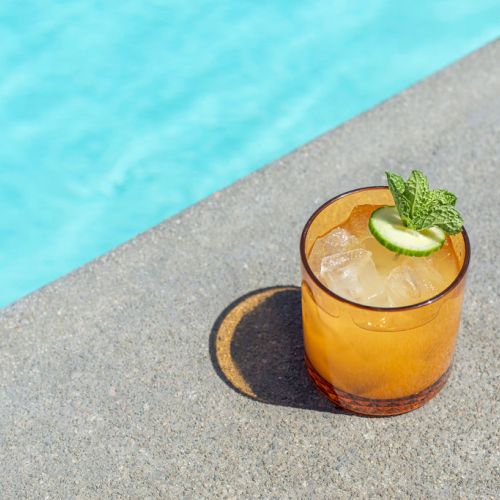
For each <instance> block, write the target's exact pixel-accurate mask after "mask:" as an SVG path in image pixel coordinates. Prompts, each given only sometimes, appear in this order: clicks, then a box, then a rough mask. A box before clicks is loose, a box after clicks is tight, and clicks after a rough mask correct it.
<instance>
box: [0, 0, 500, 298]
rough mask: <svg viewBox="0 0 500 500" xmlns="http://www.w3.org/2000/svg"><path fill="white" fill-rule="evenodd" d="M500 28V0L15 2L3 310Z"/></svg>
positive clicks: (5, 81) (0, 15) (1, 162)
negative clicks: (14, 301) (404, 0)
mask: <svg viewBox="0 0 500 500" xmlns="http://www.w3.org/2000/svg"><path fill="white" fill-rule="evenodd" d="M499 34H500V3H499V2H498V0H470V1H466V2H464V1H462V2H460V1H459V0H448V1H436V0H421V1H419V2H403V1H401V0H394V1H388V0H377V1H374V0H371V1H369V0H365V1H364V2H353V1H349V0H344V1H335V2H332V1H331V0H310V1H308V2H299V1H293V0H275V1H272V2H264V1H245V0H243V1H232V0H198V1H192V2H188V1H181V0H178V1H168V0H165V1H162V0H135V1H126V0H120V1H118V0H116V1H107V2H102V1H97V0H94V1H92V0H85V1H83V0H82V1H73V2H53V1H49V0H46V1H43V0H38V1H37V0H23V1H19V0H2V1H1V2H0V132H1V136H0V214H1V216H0V284H1V286H0V305H5V304H7V303H9V302H11V301H13V300H15V299H17V298H19V297H20V296H22V295H24V294H26V293H28V292H30V291H32V290H34V289H36V288H38V287H39V286H41V285H43V284H45V283H47V282H48V281H51V280H53V279H55V278H57V277H58V276H60V275H62V274H64V273H66V272H68V271H70V270H71V269H73V268H75V267H76V266H79V265H81V264H83V263H84V262H86V261H88V260H90V259H92V258H93V257H95V256H97V255H99V254H101V253H103V252H105V251H107V250H109V249H111V248H112V247H114V246H115V245H117V244H119V243H121V242H123V241H124V240H126V239H128V238H130V237H132V236H134V235H135V234H137V233H138V232H140V231H142V230H144V229H146V228H148V227H149V226H151V225H153V224H155V223H157V222H160V221H161V220H162V219H164V218H165V217H167V216H169V215H172V214H174V213H175V212H177V211H179V210H181V209H182V208H184V207H186V206H188V205H189V204H191V203H194V202H196V201H197V200H199V199H200V198H202V197H204V196H206V195H208V194H210V193H211V192H213V191H215V190H217V189H220V188H222V187H224V186H226V185H228V184H229V183H231V182H232V181H234V180H236V179H238V178H239V177H241V176H243V175H245V174H247V173H248V172H250V171H252V170H254V169H256V168H258V167H259V166H261V165H263V164H264V163H266V162H268V161H270V160H272V159H274V158H276V157H278V156H280V155H282V154H284V153H286V152H287V151H289V150H290V149H292V148H294V147H296V146H298V145H300V144H301V143H303V142H305V141H307V140H309V139H311V138H313V137H314V136H316V135H318V134H320V133H322V132H324V131H325V130H327V129H329V128H331V127H333V126H335V125H337V124H339V123H340V122H342V121H344V120H346V119H348V118H350V117H352V116H353V115H355V114H357V113H359V112H361V111H363V110H365V109H366V108H368V107H370V106H373V105H374V104H376V103H377V102H379V101H381V100H382V99H384V98H386V97H388V96H390V95H391V94H394V93H395V92H397V91H399V90H401V89H403V88H404V87H406V86H408V85H409V84H411V83H413V82H415V81H416V80H418V79H420V78H422V77H424V76H426V75H428V74H429V73H431V72H433V71H435V70H437V69H439V68H441V67H442V66H444V65H445V64H448V63H450V62H452V61H453V60H455V59H457V58H459V57H460V56H462V55H464V54H466V53H467V52H469V51H471V50H473V49H475V48H477V47H479V46H481V45H482V44H484V43H486V42H488V41H490V40H492V39H494V38H495V37H497V36H498V35H499Z"/></svg>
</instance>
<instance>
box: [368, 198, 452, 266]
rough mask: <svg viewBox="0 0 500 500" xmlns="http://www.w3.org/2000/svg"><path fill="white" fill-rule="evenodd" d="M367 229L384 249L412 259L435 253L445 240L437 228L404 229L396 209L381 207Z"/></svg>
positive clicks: (441, 231) (374, 213)
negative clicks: (409, 256)
mask: <svg viewBox="0 0 500 500" xmlns="http://www.w3.org/2000/svg"><path fill="white" fill-rule="evenodd" d="M368 227H369V228H370V232H371V233H372V234H373V236H374V237H375V238H376V240H377V241H378V242H379V243H381V244H382V245H384V247H386V248H388V249H389V250H392V251H393V252H396V253H401V254H403V255H411V256H413V257H424V256H425V255H430V254H431V253H433V252H436V251H437V250H439V249H440V248H441V247H442V246H443V244H444V241H445V239H446V234H445V232H444V231H443V230H442V229H440V228H438V227H430V228H428V229H422V230H421V231H417V230H415V229H410V228H408V227H406V226H405V225H404V224H403V222H402V221H401V218H400V217H399V214H398V211H397V209H396V207H381V208H378V209H377V210H375V211H374V212H373V213H372V215H371V217H370V222H369V224H368Z"/></svg>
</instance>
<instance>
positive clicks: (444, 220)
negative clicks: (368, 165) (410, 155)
mask: <svg viewBox="0 0 500 500" xmlns="http://www.w3.org/2000/svg"><path fill="white" fill-rule="evenodd" d="M386 175H387V183H388V185H389V189H390V191H391V194H392V197H393V198H394V202H395V204H396V205H395V206H386V207H381V208H379V209H377V210H375V211H374V212H373V213H372V215H371V217H370V222H369V226H368V227H369V228H370V232H371V233H372V234H373V236H374V237H375V238H376V239H377V241H378V242H379V243H381V244H382V245H384V246H385V247H386V248H388V249H389V250H392V251H393V252H396V253H400V254H403V255H411V256H414V257H423V256H425V255H429V254H431V253H433V252H436V251H437V250H439V249H440V248H441V247H442V246H443V244H444V242H445V239H446V234H450V235H451V234H457V233H459V232H460V231H461V230H462V226H463V220H462V217H461V216H460V213H459V212H458V211H457V209H456V208H455V206H454V205H455V203H456V201H457V197H456V196H455V195H454V194H453V193H450V192H449V191H446V190H444V189H433V190H431V189H429V181H428V180H427V177H426V176H425V175H424V174H423V173H422V172H420V171H419V170H413V171H412V172H411V174H410V177H409V179H408V180H407V181H406V182H405V180H404V179H403V178H402V177H401V176H400V175H397V174H394V173H391V172H386Z"/></svg>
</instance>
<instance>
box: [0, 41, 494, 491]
mask: <svg viewBox="0 0 500 500" xmlns="http://www.w3.org/2000/svg"><path fill="white" fill-rule="evenodd" d="M499 63H500V42H499V41H497V42H495V43H493V44H491V45H489V46H487V47H485V48H483V49H481V50H479V51H478V52H475V53H473V54H472V55H470V56H469V57H467V58H465V59H464V60H461V61H459V62H458V63H456V64H454V65H453V66H451V67H449V68H447V69H445V70H443V71H441V72H439V73H437V74H436V75H434V76H432V77H430V78H428V79H426V80H425V81H423V82H422V83H420V84H418V85H416V86H414V87H412V88H410V89H409V90H407V91H405V92H403V93H401V94H399V95H397V96H396V97H394V98H392V99H391V100H389V101H387V102H385V103H384V104H382V105H381V106H379V107H377V108H375V109H373V110H371V111H369V112H367V113H365V114H363V115H361V116H359V117H357V118H355V119H354V120H352V121H350V122H348V123H347V124H345V125H343V126H341V127H339V128H337V129H335V130H333V131H331V132H329V133H327V134H325V135H324V136H322V137H320V138H318V139H317V140H315V141H313V142H311V143H309V144H307V145H305V146H303V147H301V148H299V149H298V150H296V151H295V152H293V153H292V154H290V155H288V156H286V157H284V158H282V159H280V160H278V161H276V162H274V163H273V164H271V165H270V166H269V167H267V168H264V169H261V170H259V171H258V172H255V173H254V174H252V175H250V176H249V177H247V178H245V179H243V180H242V181H240V182H238V183H236V184H234V185H232V186H231V187H229V188H228V189H226V190H224V191H222V192H219V193H216V194H214V195H213V196H211V197H210V198H208V199H206V200H204V201H203V202H201V203H199V204H197V205H195V206H193V207H191V208H190V209H188V210H185V211H184V212H182V213H181V214H179V215H178V216H176V217H173V218H171V219H169V220H167V221H165V222H164V223H163V224H160V225H159V226H157V227H155V228H153V229H151V230H150V231H147V232H146V233H144V234H142V235H140V236H138V237H137V238H135V239H133V240H131V241H129V242H128V243H126V244H125V245H123V246H121V247H119V248H117V249H116V250H114V251H113V252H111V253H109V254H107V255H105V256H103V257H102V258H100V259H97V260H95V261H94V262H91V263H90V264H88V265H86V266H85V267H83V268H81V269H78V270H77V271H75V272H73V273H71V274H69V275H68V276H65V277H64V278H62V279H60V280H58V281H56V282H55V283H52V284H51V285H49V286H47V287H45V288H43V289H41V290H39V291H38V292H36V293H34V294H32V295H30V296H28V297H26V298H24V299H23V300H21V301H19V302H17V303H16V304H14V305H13V306H11V307H9V308H7V309H4V310H3V311H2V312H1V315H0V485H1V486H0V496H1V497H2V498H24V497H32V498H34V497H40V498H42V497H47V498H49V497H50V498H73V497H75V496H78V497H80V498H122V497H134V498H146V497H164V498H379V497H380V498H425V499H428V498H464V499H472V498H474V499H477V498H494V497H495V496H496V494H497V493H498V491H499V487H500V484H499V475H498V474H499V469H498V465H499V454H498V449H499V439H498V437H499V431H498V429H499V417H498V415H499V413H500V405H499V401H498V400H499V386H498V378H495V377H498V372H499V359H500V353H499V349H498V323H499V314H498V311H499V282H500V273H499V265H498V260H499V259H500V253H499V252H500V231H499V222H498V220H499V213H500V203H499V200H500V183H499V178H500V64H499ZM388 168H390V169H393V170H395V171H398V172H401V173H403V174H405V175H406V174H407V173H408V172H409V170H411V169H412V168H420V169H423V170H425V172H427V173H428V174H429V177H430V181H431V185H432V186H437V187H439V186H443V187H446V188H448V189H450V190H451V191H454V192H455V193H456V194H457V195H458V197H459V208H460V209H461V211H462V212H463V213H464V215H465V219H466V227H467V229H468V231H469V234H470V236H471V241H472V247H473V256H472V263H471V267H470V270H469V276H468V287H467V291H466V296H465V303H464V310H463V320H462V327H461V331H460V335H459V341H458V348H457V353H456V357H455V366H454V369H453V372H452V375H451V377H450V380H449V382H448V385H447V386H446V387H445V388H444V390H443V391H442V392H441V393H440V394H439V395H438V396H437V397H436V398H435V399H434V400H432V401H431V402H430V403H428V404H427V405H426V406H424V407H423V408H421V409H419V410H417V411H415V412H412V413H408V414H406V415H402V416H399V417H393V418H385V419H372V418H363V417H356V416H351V415H346V414H343V413H340V412H336V411H330V410H332V408H331V407H330V406H329V405H328V404H327V402H326V400H324V399H323V398H322V397H321V396H320V395H318V394H317V393H316V392H314V389H313V388H312V386H311V384H310V382H309V381H308V380H307V378H306V377H305V374H304V373H305V372H304V369H303V365H302V364H301V362H300V356H301V348H300V340H297V339H300V311H299V297H298V292H297V291H296V290H295V289H293V288H291V289H288V291H286V292H283V293H281V294H280V295H279V296H276V298H275V299H273V300H274V302H270V303H268V304H267V305H266V306H263V307H262V308H261V310H262V311H263V312H262V314H260V315H259V314H258V313H255V314H254V316H255V318H254V320H255V321H253V320H252V317H247V318H246V319H245V322H246V326H245V325H243V326H241V328H246V330H242V331H243V333H246V334H247V335H251V334H252V332H253V333H254V335H255V336H256V337H255V338H256V339H257V343H256V342H253V343H252V342H251V339H250V337H248V338H246V337H245V336H244V335H243V336H242V337H241V338H240V340H239V341H238V343H237V345H236V347H235V356H236V358H237V360H238V359H239V360H240V361H239V362H241V363H243V364H244V363H245V362H246V363H249V364H248V365H247V366H248V367H250V368H249V369H248V372H249V374H250V375H249V376H251V374H252V373H254V374H255V373H256V371H257V373H259V375H258V376H256V377H255V381H254V383H255V388H256V391H260V392H261V393H264V394H265V395H266V397H265V398H264V400H265V401H266V402H260V401H255V400H253V399H251V398H248V397H245V396H244V395H242V394H241V393H239V392H237V391H235V390H233V389H232V388H231V387H229V386H228V384H226V383H225V382H224V380H223V378H222V377H221V374H220V373H219V372H218V371H217V369H216V368H215V367H214V364H213V363H212V361H213V352H211V351H213V345H212V346H211V339H212V340H213V332H212V329H213V327H214V324H216V322H217V319H218V318H219V319H220V315H221V313H223V311H224V310H225V309H226V308H227V307H228V306H229V305H230V304H231V303H233V301H236V300H238V299H239V298H240V297H242V296H244V295H245V294H248V293H250V292H253V291H255V290H259V289H262V288H265V287H272V286H277V285H298V284H299V280H300V273H299V255H298V242H299V235H300V231H301V229H302V227H303V225H304V223H305V221H306V219H307V218H308V216H309V215H310V214H311V213H312V211H313V210H314V209H315V208H316V207H317V206H318V205H319V204H320V203H322V202H323V201H325V200H326V199H328V198H330V197H332V196H333V195H335V194H338V193H340V192H343V191H346V190H348V189H352V188H355V187H359V186H364V185H373V184H381V183H383V182H384V174H383V172H384V170H386V169H388ZM252 314H253V313H252ZM259 322H260V323H259ZM259 325H261V326H262V328H260V327H259ZM240 333H241V332H240ZM290 335H292V336H293V337H291V336H290ZM266 342H267V343H268V345H269V348H268V349H267V348H266V347H265V346H266V345H267V344H266ZM254 353H255V355H253V354H254ZM256 357H257V358H256ZM256 359H262V362H260V363H259V362H257V361H256ZM245 360H246V361H245ZM252 363H254V364H253V365H252ZM259 370H262V372H260V371H259ZM273 374H274V375H276V374H278V375H279V376H278V377H277V378H276V381H275V382H273V380H272V378H273V376H274V375H273ZM276 384H278V385H276ZM287 389H289V392H288V393H287ZM266 391H267V392H266Z"/></svg>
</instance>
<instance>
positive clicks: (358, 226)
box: [342, 205, 378, 241]
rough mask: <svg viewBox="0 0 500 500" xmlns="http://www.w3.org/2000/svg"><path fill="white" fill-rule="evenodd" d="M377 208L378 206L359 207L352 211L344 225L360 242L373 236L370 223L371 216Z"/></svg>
mask: <svg viewBox="0 0 500 500" xmlns="http://www.w3.org/2000/svg"><path fill="white" fill-rule="evenodd" d="M377 208H378V206H377V205H358V206H356V207H354V208H353V209H352V212H351V214H350V215H349V218H348V219H347V221H346V222H345V223H344V224H342V225H343V226H344V227H345V229H347V231H349V232H350V233H351V234H353V235H354V236H356V238H358V240H359V241H363V240H365V239H366V238H368V237H370V236H371V233H370V230H369V229H368V223H369V222H370V216H371V214H372V213H373V211H374V210H376V209H377Z"/></svg>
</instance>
